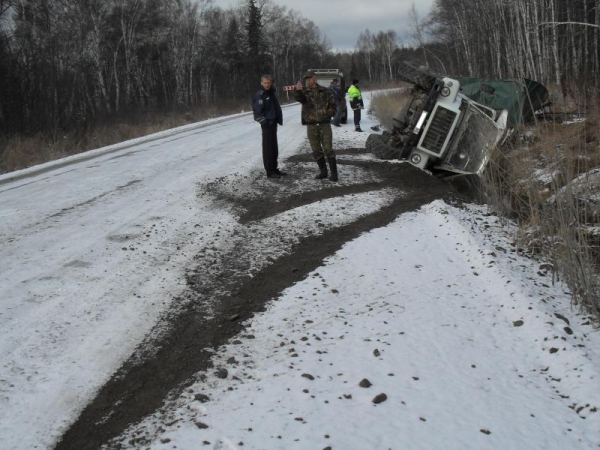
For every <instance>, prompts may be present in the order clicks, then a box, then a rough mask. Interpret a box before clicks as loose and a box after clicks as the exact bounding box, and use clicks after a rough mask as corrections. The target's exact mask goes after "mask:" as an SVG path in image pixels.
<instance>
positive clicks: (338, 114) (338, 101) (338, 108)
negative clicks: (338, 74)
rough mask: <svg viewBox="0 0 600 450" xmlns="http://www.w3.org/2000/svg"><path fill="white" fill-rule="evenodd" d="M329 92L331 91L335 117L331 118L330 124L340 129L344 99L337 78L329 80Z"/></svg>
mask: <svg viewBox="0 0 600 450" xmlns="http://www.w3.org/2000/svg"><path fill="white" fill-rule="evenodd" d="M329 90H330V91H331V94H332V95H333V99H334V100H335V116H333V120H332V121H331V124H332V125H334V126H336V127H341V125H340V120H341V118H342V102H343V101H344V100H345V99H344V96H343V95H342V89H341V88H340V85H339V80H338V79H337V78H334V79H333V80H331V83H330V84H329Z"/></svg>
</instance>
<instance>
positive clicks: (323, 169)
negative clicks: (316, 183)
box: [315, 158, 327, 180]
mask: <svg viewBox="0 0 600 450" xmlns="http://www.w3.org/2000/svg"><path fill="white" fill-rule="evenodd" d="M317 164H318V165H319V170H320V172H319V173H318V174H317V176H316V177H315V180H322V179H323V178H327V163H326V162H325V158H321V159H317Z"/></svg>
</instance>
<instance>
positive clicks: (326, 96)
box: [294, 84, 335, 124]
mask: <svg viewBox="0 0 600 450" xmlns="http://www.w3.org/2000/svg"><path fill="white" fill-rule="evenodd" d="M294 98H295V99H296V100H297V101H298V102H300V103H302V121H303V122H304V123H307V124H314V123H329V122H330V121H331V118H332V117H333V116H334V115H335V100H334V99H333V95H332V94H331V91H329V89H327V88H324V87H323V86H320V85H318V84H317V85H316V86H315V87H314V88H312V89H308V88H306V89H302V90H301V91H299V90H295V91H294Z"/></svg>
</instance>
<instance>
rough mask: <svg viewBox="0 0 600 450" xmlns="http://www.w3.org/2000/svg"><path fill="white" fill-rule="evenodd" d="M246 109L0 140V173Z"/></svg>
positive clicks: (158, 115) (167, 115) (155, 114)
mask: <svg viewBox="0 0 600 450" xmlns="http://www.w3.org/2000/svg"><path fill="white" fill-rule="evenodd" d="M243 108H245V109H246V110H248V109H249V106H248V105H225V106H220V107H208V108H203V109H197V110H187V111H171V112H162V111H149V112H145V113H137V114H135V115H133V116H130V117H128V118H126V119H122V120H121V121H119V122H117V123H110V124H99V125H95V126H88V127H87V128H85V129H83V130H72V131H68V132H64V133H61V134H57V133H39V134H37V135H34V136H12V137H8V138H7V137H0V173H7V172H12V171H14V170H19V169H24V168H27V167H31V166H34V165H36V164H41V163H44V162H48V161H53V160H55V159H59V158H64V157H65V156H70V155H75V154H77V153H81V152H85V151H87V150H92V149H96V148H100V147H105V146H107V145H112V144H116V143H118V142H123V141H127V140H130V139H134V138H137V137H141V136H146V135H149V134H152V133H157V132H159V131H164V130H168V129H171V128H175V127H178V126H181V125H186V124H188V123H193V122H198V121H200V120H205V119H210V118H214V117H219V116H222V115H227V114H232V113H235V112H240V111H242V109H243Z"/></svg>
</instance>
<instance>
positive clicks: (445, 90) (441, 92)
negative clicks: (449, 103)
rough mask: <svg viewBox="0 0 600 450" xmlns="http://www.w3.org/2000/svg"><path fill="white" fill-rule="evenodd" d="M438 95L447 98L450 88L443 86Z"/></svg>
mask: <svg viewBox="0 0 600 450" xmlns="http://www.w3.org/2000/svg"><path fill="white" fill-rule="evenodd" d="M440 95H441V96H442V97H448V96H449V95H450V88H449V87H448V86H444V87H443V88H442V90H441V91H440Z"/></svg>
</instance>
